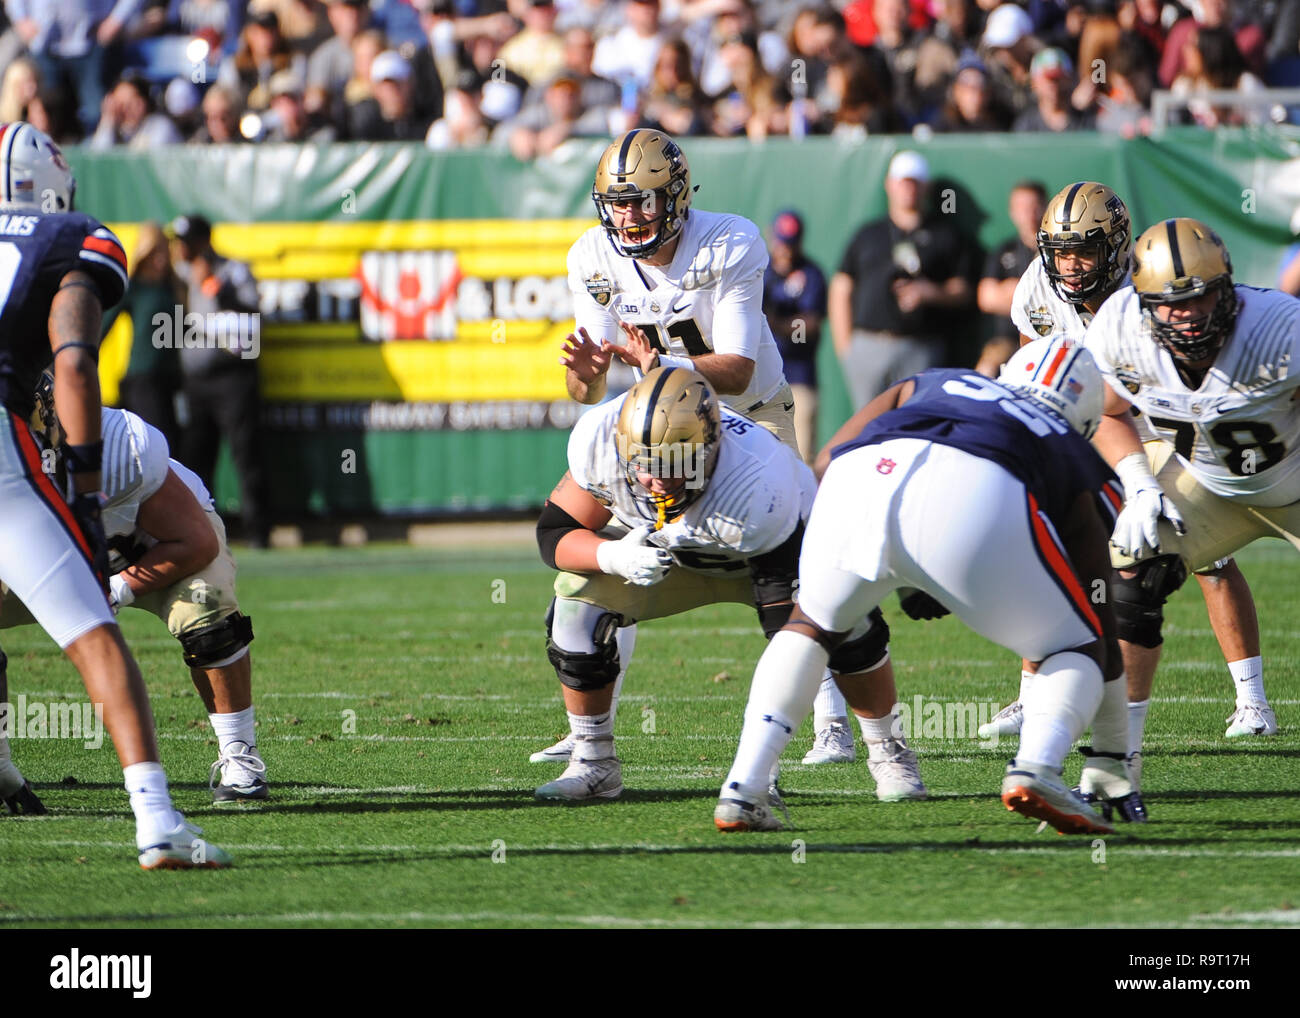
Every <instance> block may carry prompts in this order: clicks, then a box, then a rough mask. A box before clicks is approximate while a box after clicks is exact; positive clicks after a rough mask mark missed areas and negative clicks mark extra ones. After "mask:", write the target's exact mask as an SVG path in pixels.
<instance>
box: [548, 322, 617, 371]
mask: <svg viewBox="0 0 1300 1018" xmlns="http://www.w3.org/2000/svg"><path fill="white" fill-rule="evenodd" d="M607 346H608V344H601V343H596V342H594V341H593V340H592V338H591V337H590V336H588V335H587V330H586V329H579V330H578V334H577V335H576V336H575V335H574V334H573V333H572V332H570V333H569V334H568V335H567V336H565V337H564V347H563V350H562V356H561V357H560V363H561V364H563V365H564V366H565V367H566V368H568V369H569V370H570V371H572V372H573V373H574V374H575V375H576V376H577V377H578V381H580V382H582V383H584V384H585V385H590V384H591V383H592V382H594V381H596V379H598V378H600V377H601V376H602V375H604V374H605V372H606V371H608V370H609V362H610V354H609V352H608V351H607V350H606V347H607Z"/></svg>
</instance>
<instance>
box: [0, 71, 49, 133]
mask: <svg viewBox="0 0 1300 1018" xmlns="http://www.w3.org/2000/svg"><path fill="white" fill-rule="evenodd" d="M40 90H41V79H40V75H39V73H38V72H37V70H36V65H35V64H34V63H32V61H31V60H29V59H27V58H26V57H20V58H19V59H17V60H15V61H14V62H13V63H11V64H10V65H9V66H8V67H6V68H5V74H4V80H3V82H2V83H0V124H12V123H15V122H16V121H19V120H24V119H26V118H25V117H24V116H23V111H24V110H26V109H27V104H28V103H30V102H31V101H32V100H33V99H35V98H36V93H37V92H39V91H40Z"/></svg>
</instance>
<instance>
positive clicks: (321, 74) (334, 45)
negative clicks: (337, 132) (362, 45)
mask: <svg viewBox="0 0 1300 1018" xmlns="http://www.w3.org/2000/svg"><path fill="white" fill-rule="evenodd" d="M325 14H326V16H327V17H328V18H329V23H330V27H331V28H332V29H333V30H334V34H333V35H332V36H331V37H330V38H328V39H326V40H325V41H324V42H323V43H321V44H320V45H319V46H318V47H316V50H315V51H314V52H313V53H312V55H311V57H310V58H308V60H307V91H306V94H305V98H306V101H307V108H308V109H309V110H312V111H315V110H320V109H334V108H335V107H336V104H340V103H341V102H342V100H343V89H344V88H346V87H347V83H348V81H349V80H350V79H351V78H352V44H353V43H354V42H355V41H356V38H357V36H358V35H360V34H361V33H362V32H363V31H365V29H366V26H367V25H368V24H369V22H370V8H369V6H367V4H366V2H365V0H328V3H327V6H326V8H325Z"/></svg>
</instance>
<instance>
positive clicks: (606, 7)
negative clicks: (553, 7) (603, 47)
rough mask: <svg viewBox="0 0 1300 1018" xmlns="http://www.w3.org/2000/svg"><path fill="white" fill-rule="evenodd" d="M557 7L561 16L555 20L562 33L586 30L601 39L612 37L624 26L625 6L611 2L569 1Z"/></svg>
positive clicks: (604, 0)
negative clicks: (573, 29) (577, 29)
mask: <svg viewBox="0 0 1300 1018" xmlns="http://www.w3.org/2000/svg"><path fill="white" fill-rule="evenodd" d="M557 6H558V7H559V9H560V16H559V17H558V18H556V19H555V28H556V30H557V31H560V32H567V31H568V30H569V29H571V28H585V29H586V30H587V31H588V32H590V33H591V34H592V35H593V36H595V37H597V38H600V37H603V36H606V35H612V34H613V33H614V32H617V31H618V30H619V29H620V28H621V27H622V26H623V5H622V4H618V3H610V2H609V0H568V2H566V3H561V4H559V5H557Z"/></svg>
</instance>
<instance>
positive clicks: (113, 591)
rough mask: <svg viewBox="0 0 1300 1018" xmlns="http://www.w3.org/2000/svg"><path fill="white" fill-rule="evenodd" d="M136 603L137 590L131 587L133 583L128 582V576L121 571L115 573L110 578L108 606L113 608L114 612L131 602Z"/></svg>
mask: <svg viewBox="0 0 1300 1018" xmlns="http://www.w3.org/2000/svg"><path fill="white" fill-rule="evenodd" d="M134 603H135V591H134V590H132V589H131V584H129V583H127V582H126V577H125V576H123V575H122V574H121V573H114V574H113V575H112V576H110V577H109V578H108V606H109V607H110V608H112V609H113V614H114V615H116V614H117V613H118V611H119V610H120V609H122V608H125V607H126V606H127V605H129V604H134Z"/></svg>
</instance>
